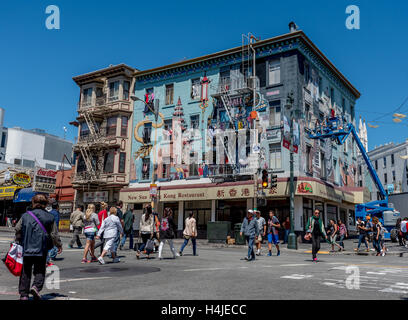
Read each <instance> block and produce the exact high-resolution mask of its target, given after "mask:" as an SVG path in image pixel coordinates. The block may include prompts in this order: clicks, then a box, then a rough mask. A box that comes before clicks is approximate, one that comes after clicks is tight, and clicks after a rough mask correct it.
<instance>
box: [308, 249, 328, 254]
mask: <svg viewBox="0 0 408 320" xmlns="http://www.w3.org/2000/svg"><path fill="white" fill-rule="evenodd" d="M304 253H312V250H306V251H304ZM319 253H320V254H329V253H330V252H329V251H319V252H318V254H319Z"/></svg>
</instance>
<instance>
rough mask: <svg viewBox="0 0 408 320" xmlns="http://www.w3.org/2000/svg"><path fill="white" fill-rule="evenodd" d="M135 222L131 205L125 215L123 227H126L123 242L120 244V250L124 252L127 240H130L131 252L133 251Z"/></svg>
mask: <svg viewBox="0 0 408 320" xmlns="http://www.w3.org/2000/svg"><path fill="white" fill-rule="evenodd" d="M134 221H135V216H134V215H133V212H132V210H131V209H130V205H128V209H127V211H126V212H125V214H124V215H123V226H124V228H123V229H124V236H123V237H122V241H121V243H120V247H119V249H120V250H122V249H123V246H124V245H125V242H126V238H129V250H132V249H133V222H134Z"/></svg>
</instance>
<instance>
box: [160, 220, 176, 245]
mask: <svg viewBox="0 0 408 320" xmlns="http://www.w3.org/2000/svg"><path fill="white" fill-rule="evenodd" d="M164 219H166V218H164ZM164 219H162V221H161V222H160V239H163V240H164V239H174V238H175V233H176V232H177V226H176V224H175V223H174V220H173V217H167V222H168V227H167V230H163V228H166V226H165V225H164V224H165V223H163V222H164Z"/></svg>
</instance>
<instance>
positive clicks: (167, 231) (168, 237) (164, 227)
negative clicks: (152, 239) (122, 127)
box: [159, 208, 178, 260]
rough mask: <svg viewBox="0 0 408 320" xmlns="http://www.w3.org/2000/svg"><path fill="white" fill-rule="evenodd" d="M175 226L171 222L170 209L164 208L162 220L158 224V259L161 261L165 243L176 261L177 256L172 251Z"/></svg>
mask: <svg viewBox="0 0 408 320" xmlns="http://www.w3.org/2000/svg"><path fill="white" fill-rule="evenodd" d="M176 230H177V226H176V224H175V223H174V220H173V211H172V210H171V209H170V208H165V209H164V212H163V218H162V220H161V223H160V246H159V259H160V260H161V259H162V251H163V246H164V243H165V242H166V241H167V242H168V244H169V246H170V250H171V252H172V253H173V259H176V256H178V254H177V253H176V249H174V244H173V239H174V238H175V236H174V235H175V233H176Z"/></svg>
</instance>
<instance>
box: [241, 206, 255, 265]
mask: <svg viewBox="0 0 408 320" xmlns="http://www.w3.org/2000/svg"><path fill="white" fill-rule="evenodd" d="M242 234H244V235H245V238H246V241H247V242H248V255H247V256H246V257H245V260H247V261H253V260H255V251H254V242H255V239H256V237H258V235H259V228H258V222H257V221H256V217H255V212H254V211H253V210H251V209H249V210H248V212H247V216H246V217H245V218H244V221H243V222H242V226H241V231H240V235H241V237H242Z"/></svg>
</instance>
